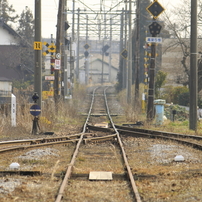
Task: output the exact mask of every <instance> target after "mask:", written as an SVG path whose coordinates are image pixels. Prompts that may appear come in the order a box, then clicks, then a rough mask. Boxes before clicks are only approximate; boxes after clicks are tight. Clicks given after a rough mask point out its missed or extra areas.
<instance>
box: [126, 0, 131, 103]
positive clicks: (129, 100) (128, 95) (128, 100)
mask: <svg viewBox="0 0 202 202" xmlns="http://www.w3.org/2000/svg"><path fill="white" fill-rule="evenodd" d="M128 32H129V64H128V88H127V103H128V104H130V103H131V86H132V31H131V0H129V29H128Z"/></svg>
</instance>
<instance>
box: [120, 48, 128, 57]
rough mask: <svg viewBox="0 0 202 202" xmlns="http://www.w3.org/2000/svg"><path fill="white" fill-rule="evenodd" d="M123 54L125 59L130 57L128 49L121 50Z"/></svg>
mask: <svg viewBox="0 0 202 202" xmlns="http://www.w3.org/2000/svg"><path fill="white" fill-rule="evenodd" d="M121 56H122V57H123V58H124V59H127V57H128V51H127V50H126V49H124V50H123V51H122V52H121Z"/></svg>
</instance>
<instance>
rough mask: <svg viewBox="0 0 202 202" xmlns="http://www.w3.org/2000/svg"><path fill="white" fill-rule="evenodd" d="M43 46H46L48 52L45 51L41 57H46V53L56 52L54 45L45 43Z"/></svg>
mask: <svg viewBox="0 0 202 202" xmlns="http://www.w3.org/2000/svg"><path fill="white" fill-rule="evenodd" d="M43 45H44V46H46V47H47V48H48V50H46V51H45V52H43V55H44V56H46V55H47V54H48V53H55V52H56V46H55V44H54V43H51V44H49V43H47V42H43Z"/></svg>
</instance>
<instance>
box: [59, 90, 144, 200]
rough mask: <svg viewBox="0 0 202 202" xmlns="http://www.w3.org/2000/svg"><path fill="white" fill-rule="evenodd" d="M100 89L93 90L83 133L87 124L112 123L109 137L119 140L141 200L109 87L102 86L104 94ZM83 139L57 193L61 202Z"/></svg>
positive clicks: (128, 170) (130, 175)
mask: <svg viewBox="0 0 202 202" xmlns="http://www.w3.org/2000/svg"><path fill="white" fill-rule="evenodd" d="M98 90H99V89H95V90H94V91H93V94H92V102H91V106H90V110H89V113H88V117H87V119H86V122H85V124H84V127H83V134H84V133H85V132H86V131H87V124H93V125H96V126H100V127H99V128H101V127H104V128H106V127H107V125H108V122H110V125H112V127H113V129H114V134H113V135H109V137H113V138H117V140H118V144H119V146H120V149H121V152H122V158H123V163H124V167H125V168H126V171H127V173H128V177H129V181H130V183H131V187H132V190H133V193H134V201H137V202H141V199H140V195H139V192H138V189H137V186H136V183H135V180H134V177H133V174H132V171H131V168H130V166H129V163H128V160H127V156H126V153H125V151H124V147H123V143H122V140H121V138H120V136H119V133H118V131H117V130H116V128H115V126H114V123H113V121H112V118H111V116H110V112H109V107H108V102H107V96H106V91H107V88H104V91H103V89H102V88H101V92H102V94H100V91H99V92H98V93H96V91H98ZM103 105H105V108H104V109H103ZM91 114H93V117H92V116H91ZM105 132H106V131H105ZM104 139H106V136H104ZM82 140H83V135H81V137H80V140H79V141H78V143H77V146H76V149H75V152H74V154H73V157H72V159H71V162H70V165H69V166H68V168H67V171H66V174H65V177H64V179H63V181H62V184H61V187H60V189H59V192H58V195H57V198H56V201H55V202H60V201H61V200H62V198H63V195H64V190H65V187H66V185H67V182H68V179H69V178H70V176H71V173H72V168H73V166H74V164H75V161H76V157H77V155H78V152H79V148H80V145H81V142H82Z"/></svg>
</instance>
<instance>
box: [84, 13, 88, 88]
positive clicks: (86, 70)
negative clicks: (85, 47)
mask: <svg viewBox="0 0 202 202" xmlns="http://www.w3.org/2000/svg"><path fill="white" fill-rule="evenodd" d="M86 44H88V15H86ZM87 53H88V52H87ZM88 60H89V55H86V58H85V80H86V85H88V80H89V61H88Z"/></svg>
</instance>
